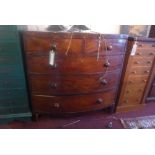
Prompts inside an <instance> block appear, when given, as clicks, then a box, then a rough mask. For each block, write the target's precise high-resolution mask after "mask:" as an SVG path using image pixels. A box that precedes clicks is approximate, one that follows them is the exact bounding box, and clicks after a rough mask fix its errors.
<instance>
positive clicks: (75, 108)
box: [32, 89, 116, 113]
mask: <svg viewBox="0 0 155 155" xmlns="http://www.w3.org/2000/svg"><path fill="white" fill-rule="evenodd" d="M115 95H116V89H113V90H111V91H107V92H104V93H98V94H91V95H74V96H63V97H62V96H61V97H58V96H44V95H33V96H32V103H33V107H34V111H35V112H45V113H51V112H52V113H68V112H69V113H74V112H84V111H91V110H95V109H101V108H104V107H108V106H110V105H113V104H114V100H115Z"/></svg>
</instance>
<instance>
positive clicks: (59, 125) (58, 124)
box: [0, 103, 155, 129]
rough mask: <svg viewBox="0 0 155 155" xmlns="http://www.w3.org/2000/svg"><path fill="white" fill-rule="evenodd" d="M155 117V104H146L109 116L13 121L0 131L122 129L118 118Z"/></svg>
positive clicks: (88, 114)
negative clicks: (133, 109)
mask: <svg viewBox="0 0 155 155" xmlns="http://www.w3.org/2000/svg"><path fill="white" fill-rule="evenodd" d="M150 115H155V103H149V104H147V105H146V106H145V107H144V108H143V109H139V110H135V111H130V112H125V113H116V114H109V113H108V112H106V111H96V112H89V113H84V114H79V115H76V116H75V115H74V116H65V117H54V116H41V117H39V120H38V121H37V122H34V121H29V122H19V121H14V122H11V123H8V124H1V125H0V129H106V128H112V129H122V128H123V126H122V124H121V122H120V118H131V117H140V116H150Z"/></svg>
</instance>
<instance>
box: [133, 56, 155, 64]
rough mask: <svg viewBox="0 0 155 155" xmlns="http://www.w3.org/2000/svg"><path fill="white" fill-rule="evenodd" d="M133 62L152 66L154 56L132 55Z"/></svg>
mask: <svg viewBox="0 0 155 155" xmlns="http://www.w3.org/2000/svg"><path fill="white" fill-rule="evenodd" d="M130 60H131V64H132V65H134V66H152V65H153V62H154V57H138V56H135V57H131V58H130Z"/></svg>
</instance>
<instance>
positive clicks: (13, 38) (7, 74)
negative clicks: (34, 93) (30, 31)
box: [0, 25, 31, 122]
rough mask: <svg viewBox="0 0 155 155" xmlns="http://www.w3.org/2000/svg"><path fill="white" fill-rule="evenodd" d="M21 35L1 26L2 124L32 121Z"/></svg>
mask: <svg viewBox="0 0 155 155" xmlns="http://www.w3.org/2000/svg"><path fill="white" fill-rule="evenodd" d="M30 117H31V113H30V108H29V104H28V96H27V88H26V82H25V72H24V67H23V59H22V51H21V45H20V39H19V33H18V31H17V27H16V26H15V25H1V26H0V122H8V121H12V120H21V119H22V120H23V119H24V120H26V119H30Z"/></svg>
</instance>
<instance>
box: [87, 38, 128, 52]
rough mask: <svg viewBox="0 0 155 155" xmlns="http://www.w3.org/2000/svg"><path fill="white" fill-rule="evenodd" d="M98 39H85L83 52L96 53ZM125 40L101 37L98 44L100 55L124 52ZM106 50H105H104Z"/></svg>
mask: <svg viewBox="0 0 155 155" xmlns="http://www.w3.org/2000/svg"><path fill="white" fill-rule="evenodd" d="M98 46H99V40H94V39H87V40H85V50H84V51H85V52H86V53H88V54H94V55H95V54H96V53H97V52H98V48H99V47H98ZM125 46H126V40H123V39H105V40H104V39H102V41H101V46H100V54H101V55H105V54H107V55H115V54H116V55H117V54H123V53H125ZM106 51H107V52H106Z"/></svg>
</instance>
